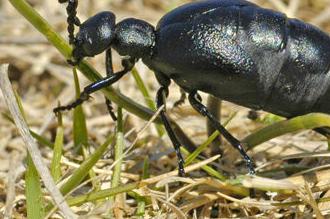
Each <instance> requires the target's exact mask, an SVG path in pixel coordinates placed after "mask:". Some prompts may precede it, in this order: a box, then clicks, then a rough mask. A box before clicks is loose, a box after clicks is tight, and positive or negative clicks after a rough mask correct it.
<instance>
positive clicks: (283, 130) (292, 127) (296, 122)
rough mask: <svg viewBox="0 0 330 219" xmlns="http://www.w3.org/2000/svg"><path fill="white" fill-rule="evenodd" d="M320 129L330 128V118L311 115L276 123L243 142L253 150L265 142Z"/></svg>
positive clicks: (325, 115) (316, 114) (317, 114)
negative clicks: (288, 134) (294, 133)
mask: <svg viewBox="0 0 330 219" xmlns="http://www.w3.org/2000/svg"><path fill="white" fill-rule="evenodd" d="M318 127H330V116H329V115H327V114H323V113H310V114H306V115H303V116H297V117H294V118H292V119H289V120H285V121H280V122H276V123H274V124H272V125H269V126H267V127H265V128H262V129H260V130H258V131H256V132H254V133H252V134H251V135H249V136H247V137H246V138H244V139H243V140H242V142H243V143H245V144H246V145H247V147H248V148H249V149H251V148H253V147H255V146H257V145H259V144H261V143H263V142H266V141H268V140H270V139H272V138H275V137H278V136H281V135H284V134H287V133H291V132H295V131H299V130H303V129H314V128H318Z"/></svg>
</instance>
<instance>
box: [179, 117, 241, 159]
mask: <svg viewBox="0 0 330 219" xmlns="http://www.w3.org/2000/svg"><path fill="white" fill-rule="evenodd" d="M236 115H237V113H233V114H232V115H231V116H230V117H229V118H228V119H227V121H226V122H225V123H224V124H223V126H224V127H226V126H227V125H228V123H229V122H230V121H231V120H232V119H233V118H234V117H235V116H236ZM219 134H220V132H219V131H215V132H213V134H212V135H211V136H210V137H208V139H207V140H206V141H205V142H204V143H203V144H201V145H200V146H199V147H197V148H196V150H195V151H194V152H193V153H191V154H190V155H189V156H188V157H187V158H186V160H185V165H189V164H190V163H191V162H193V161H194V160H195V159H196V158H197V157H198V156H199V155H200V153H202V151H203V150H204V149H205V148H206V147H207V146H208V145H210V144H211V143H212V142H213V140H214V139H216V138H217V137H218V136H219Z"/></svg>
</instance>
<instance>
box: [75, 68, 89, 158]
mask: <svg viewBox="0 0 330 219" xmlns="http://www.w3.org/2000/svg"><path fill="white" fill-rule="evenodd" d="M73 77H74V84H75V91H76V98H79V96H80V86H79V79H78V75H77V70H76V68H73ZM73 142H74V145H75V147H76V148H80V149H81V148H82V147H83V146H87V143H88V133H87V125H86V118H85V114H84V111H83V107H82V105H79V106H77V107H75V108H74V110H73ZM79 151H80V152H82V150H79Z"/></svg>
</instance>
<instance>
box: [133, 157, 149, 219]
mask: <svg viewBox="0 0 330 219" xmlns="http://www.w3.org/2000/svg"><path fill="white" fill-rule="evenodd" d="M149 177H150V174H149V158H148V157H146V158H145V159H144V161H143V173H142V179H148V178H149ZM136 199H137V210H136V215H137V216H141V217H142V216H143V215H144V214H145V208H146V200H145V198H144V197H141V196H137V197H136Z"/></svg>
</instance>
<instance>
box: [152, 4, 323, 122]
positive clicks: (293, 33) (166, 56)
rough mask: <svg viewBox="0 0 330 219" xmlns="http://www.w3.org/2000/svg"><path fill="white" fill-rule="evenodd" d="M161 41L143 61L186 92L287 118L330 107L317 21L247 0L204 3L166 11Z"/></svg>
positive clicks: (321, 34)
mask: <svg viewBox="0 0 330 219" xmlns="http://www.w3.org/2000/svg"><path fill="white" fill-rule="evenodd" d="M212 4H215V5H216V6H215V5H212ZM210 5H212V7H211V6H210ZM208 7H210V8H212V9H209V10H207V8H208ZM192 12H194V13H192ZM188 15H189V16H188ZM179 18H180V19H179ZM156 41H157V43H156V45H157V46H156V47H155V51H154V56H153V57H152V58H151V60H146V64H147V65H148V66H149V67H150V68H152V69H153V70H155V71H157V72H162V73H164V74H166V75H167V76H168V77H170V78H171V79H173V80H175V81H176V83H178V84H179V85H180V86H181V87H183V88H184V89H186V90H187V91H189V90H201V91H204V92H207V93H210V94H213V95H215V96H217V97H219V98H222V99H225V100H228V101H230V102H234V103H237V104H240V105H243V106H247V107H250V108H255V109H264V110H266V111H269V112H273V113H275V114H278V115H282V116H286V117H292V116H295V115H299V114H304V113H308V112H312V111H315V110H318V111H322V112H329V111H330V106H329V107H327V104H325V103H324V102H325V101H326V99H325V98H326V96H329V95H328V94H327V93H329V94H330V90H329V91H328V92H327V88H328V87H329V83H330V79H329V77H330V76H329V65H330V37H329V36H328V35H327V34H326V33H324V32H322V31H320V30H319V29H318V28H316V27H314V26H312V25H309V24H306V23H304V22H302V21H299V20H296V19H288V18H287V17H286V16H285V15H284V14H282V13H279V12H275V11H273V10H268V9H263V8H260V7H258V6H256V5H254V4H250V3H248V2H246V1H204V2H199V3H192V4H189V5H188V6H184V7H181V8H178V9H176V10H174V11H173V12H171V13H169V14H168V15H166V16H165V17H164V18H163V19H162V20H161V22H160V23H159V25H158V29H157V39H156ZM328 99H330V98H328ZM288 103H290V104H288Z"/></svg>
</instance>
